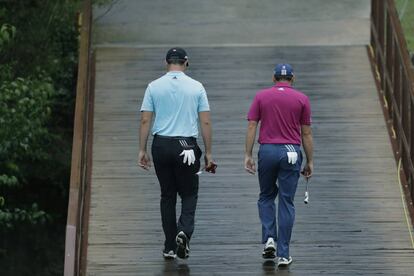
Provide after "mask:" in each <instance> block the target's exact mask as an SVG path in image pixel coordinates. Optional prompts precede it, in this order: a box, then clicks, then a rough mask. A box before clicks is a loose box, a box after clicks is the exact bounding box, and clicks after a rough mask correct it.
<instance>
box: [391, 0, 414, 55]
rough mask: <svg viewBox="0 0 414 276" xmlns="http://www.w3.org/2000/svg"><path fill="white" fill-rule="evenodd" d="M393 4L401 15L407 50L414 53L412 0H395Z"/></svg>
mask: <svg viewBox="0 0 414 276" xmlns="http://www.w3.org/2000/svg"><path fill="white" fill-rule="evenodd" d="M395 4H396V7H397V11H398V13H400V16H401V15H402V18H400V20H401V24H402V27H403V30H404V35H405V39H406V40H407V47H408V50H409V51H410V52H414V0H395Z"/></svg>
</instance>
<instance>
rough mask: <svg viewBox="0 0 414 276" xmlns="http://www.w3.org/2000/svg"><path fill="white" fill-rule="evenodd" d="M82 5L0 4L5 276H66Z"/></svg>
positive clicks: (1, 255)
mask: <svg viewBox="0 0 414 276" xmlns="http://www.w3.org/2000/svg"><path fill="white" fill-rule="evenodd" d="M78 2H79V1H66V0H53V1H52V0H49V1H47V0H46V1H45V0H26V1H2V3H1V7H0V64H1V65H0V267H1V275H42V276H48V275H62V270H63V259H64V256H63V249H64V233H65V232H64V229H65V228H64V226H65V222H66V207H67V197H68V187H69V174H70V152H71V143H72V126H73V110H74V99H75V85H76V69H77V50H78V35H79V34H78V29H77V17H76V13H77V11H78V5H79V3H78Z"/></svg>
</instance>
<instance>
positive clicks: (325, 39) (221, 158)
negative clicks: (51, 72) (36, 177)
mask: <svg viewBox="0 0 414 276" xmlns="http://www.w3.org/2000/svg"><path fill="white" fill-rule="evenodd" d="M206 2H207V3H206ZM208 2H210V1H203V3H202V4H201V2H200V4H197V6H194V5H195V4H191V3H192V2H191V1H184V3H182V1H171V2H169V3H168V4H164V1H161V0H154V1H132V0H131V1H127V0H125V1H115V2H114V3H115V4H114V5H113V6H112V7H111V9H110V10H105V9H96V10H95V20H94V21H93V20H92V18H90V17H89V16H91V13H90V10H89V9H88V7H89V6H88V4H86V5H85V7H86V9H85V11H84V14H83V16H84V20H83V32H82V33H83V36H82V40H81V42H83V44H81V52H82V51H84V50H85V49H86V50H85V51H86V52H85V53H86V54H85V53H84V54H82V55H81V60H80V67H82V65H84V66H85V68H83V69H82V68H80V80H79V82H78V99H77V110H76V112H77V117H76V122H75V140H74V149H73V151H74V155H73V156H74V157H73V168H72V179H71V199H70V203H69V216H68V227H67V240H66V259H65V275H68V276H69V275H111V276H112V275H316V274H318V275H319V274H322V275H413V273H414V249H413V247H414V242H413V236H412V224H411V220H410V214H411V213H410V212H411V208H412V205H410V204H406V200H405V197H407V198H408V199H409V192H410V191H409V188H410V187H411V186H410V185H411V179H412V178H410V168H411V167H410V166H412V163H410V162H409V160H411V159H407V158H404V152H405V148H404V147H405V144H404V139H403V138H402V137H403V135H406V134H407V132H404V131H403V130H404V129H403V126H404V122H405V119H402V118H404V117H403V115H404V114H403V111H404V107H401V106H400V105H398V103H400V104H403V100H400V99H405V98H404V96H402V95H405V94H403V93H407V91H405V90H403V89H412V88H411V85H412V84H406V83H405V82H404V74H405V78H408V81H407V83H410V82H409V81H410V80H412V76H411V71H408V70H407V68H406V64H405V65H404V63H403V62H402V61H401V60H400V61H399V63H398V62H396V61H395V62H394V61H393V62H392V63H393V65H394V66H401V68H402V69H401V70H400V71H399V72H400V73H399V75H398V76H399V78H400V80H401V83H402V85H399V86H398V87H400V88H395V87H396V86H392V85H391V86H390V87H392V88H393V90H392V91H391V90H390V89H388V90H387V89H384V87H387V81H384V80H383V79H385V77H387V78H388V81H389V82H390V83H391V84H392V83H393V81H395V80H397V78H395V77H393V76H392V74H391V73H390V72H389V71H387V70H388V69H387V68H388V66H391V65H390V64H389V63H386V59H384V60H381V57H384V56H386V55H385V54H384V48H381V47H383V46H382V45H383V44H385V42H384V41H385V40H386V38H387V37H386V36H384V37H381V33H380V35H378V34H377V31H378V30H382V32H383V31H384V28H383V25H381V24H385V23H386V22H387V19H388V20H389V19H390V18H391V19H392V18H393V17H392V16H394V13H395V10H393V6H392V5H391V1H385V2H386V5H384V4H382V5H381V4H380V5H378V2H379V1H375V0H374V1H372V4H371V3H370V2H369V1H356V0H355V1H319V0H315V2H318V3H319V2H324V3H325V4H324V5H325V6H324V10H326V12H332V13H334V14H333V15H331V17H332V18H324V17H323V14H318V11H316V10H315V9H316V8H317V6H318V3H314V4H315V6H316V7H313V10H311V12H310V13H311V16H312V17H315V16H318V17H317V18H321V19H318V22H313V21H311V19H309V18H306V17H305V18H303V17H302V15H303V14H304V13H300V12H299V13H295V12H292V10H293V11H294V9H293V8H295V5H296V7H299V6H300V3H299V2H300V1H291V3H290V4H282V3H280V5H279V7H278V6H277V5H275V4H274V3H273V1H270V0H269V1H263V3H260V4H259V3H257V4H256V2H254V3H250V1H235V0H232V1H228V3H227V4H226V5H224V4H222V6H221V9H218V10H217V7H218V5H220V3H221V2H219V1H211V3H208ZM280 2H282V1H280ZM283 2H287V1H283ZM303 2H304V1H303ZM303 2H301V3H303ZM327 2H329V4H328V3H327ZM343 2H346V4H343ZM179 3H181V5H183V8H182V9H181V11H182V12H185V13H188V16H185V15H183V16H182V17H180V18H179V19H176V18H175V17H177V16H179V15H180V8H179V7H180V6H179V5H180V4H179ZM230 4H231V5H230ZM319 4H320V3H319ZM212 5H213V6H212ZM214 5H215V6H214ZM371 5H372V11H373V12H372V18H371V19H370V18H369V8H370V6H371ZM325 7H326V9H325ZM308 8H312V7H308ZM344 8H346V9H348V10H347V13H346V14H348V17H341V18H336V17H335V11H336V14H343V9H344ZM283 9H284V10H283ZM384 9H385V10H386V11H387V12H388V13H387V15H388V17H386V19H384V18H382V19H381V18H379V19H378V18H377V17H378V14H380V13H381V11H384ZM212 10H216V12H217V13H218V14H214V15H212V18H210V17H209V16H208V15H209V14H208V13H209V12H212ZM338 10H340V12H338ZM362 11H365V12H366V13H364V14H362ZM393 12H394V13H393ZM136 13H137V14H136ZM166 13H169V14H170V15H168V14H166ZM321 13H322V11H321ZM133 14H135V15H134V16H133ZM272 14H277V15H278V16H279V17H274V18H273V17H272ZM174 16H175V17H174ZM154 17H158V21H157V20H155V19H154ZM243 18H244V19H246V18H250V19H251V20H252V21H251V25H249V26H247V25H246V24H247V23H245V22H244V21H243ZM301 19H302V21H301ZM169 20H170V21H169ZM284 20H286V22H289V25H292V24H293V25H294V26H293V27H292V26H289V27H287V28H288V30H280V29H279V30H277V28H276V31H275V30H274V29H275V28H274V27H273V26H280V22H284ZM295 20H296V21H295ZM156 21H157V22H158V23H156ZM197 22H200V23H199V24H198V25H197V24H196V23H197ZM329 22H331V24H332V25H330V26H327V27H325V28H323V27H322V26H324V24H329ZM338 22H339V23H338ZM355 22H356V23H355ZM371 22H372V24H371ZM89 23H92V25H91V26H92V28H90V27H91V26H90V25H89ZM168 24H170V25H168ZM295 24H296V25H295ZM312 24H313V25H312ZM335 24H336V25H335ZM352 24H357V25H358V26H359V27H360V29H359V30H357V31H355V30H354V29H353V30H352V31H350V30H349V29H348V28H349V26H353V25H352ZM393 24H394V23H393ZM171 25H172V26H171ZM220 26H222V29H217V28H220ZM312 26H313V27H315V29H313V30H312V31H313V32H314V34H312V37H310V36H311V35H310V34H309V33H307V34H306V33H304V31H303V28H305V29H306V28H308V30H311V29H312ZM381 26H382V27H381ZM390 26H391V25H390ZM392 26H393V25H392ZM172 27H174V29H175V30H176V32H173V33H171V35H170V36H169V35H168V34H169V33H170V32H171V31H172ZM262 27H263V29H262ZM397 27H398V26H397ZM135 28H138V29H135ZM215 28H216V29H215ZM291 28H293V29H291ZM294 28H298V29H301V30H302V31H299V30H298V32H299V33H298V34H297V35H296V36H295V34H292V31H294V30H295V29H294ZM370 28H372V30H371V32H372V33H373V34H371V42H370V35H369V33H370ZM381 28H382V29H381ZM91 29H92V30H93V34H94V37H95V41H94V42H93V43H92V44H93V45H94V46H93V47H92V49H93V54H92V52H91V51H90V50H89V49H90V41H89V40H88V39H90V33H91ZM180 30H183V32H182V33H180ZM245 30H247V31H248V32H250V34H249V33H247V34H246V33H245ZM260 30H262V31H263V33H261V34H260V33H257V32H259V31H260ZM318 30H319V32H318ZM305 31H306V30H305ZM397 31H398V30H397ZM203 32H204V33H203ZM275 32H276V33H275ZM284 32H286V33H284ZM341 32H342V36H340V35H338V36H337V37H336V38H334V37H332V35H333V34H340V33H341ZM352 32H356V33H352ZM129 34H131V36H129ZM400 35H401V33H400ZM134 36H137V38H134ZM271 36H275V37H274V38H273V39H270V38H269V37H271ZM304 36H307V37H304ZM252 37H253V40H252V39H251V38H252ZM210 38H211V40H210ZM261 38H263V39H261ZM329 38H331V39H329ZM397 38H398V36H397ZM391 39H392V38H391ZM262 41H264V42H263V43H262ZM392 41H394V40H392ZM180 42H181V43H180ZM381 42H383V43H382V44H381ZM388 43H389V42H388ZM367 44H370V45H372V46H373V47H368V48H367ZM177 45H178V46H183V47H185V48H186V50H187V52H188V54H189V56H190V65H191V66H190V67H189V70H188V74H189V75H190V76H192V77H194V78H195V79H197V80H199V81H201V82H202V83H203V84H204V85H205V87H206V90H207V93H208V97H209V101H210V105H211V110H212V120H213V130H214V133H213V135H214V138H213V141H214V143H213V155H214V158H215V160H216V161H217V162H218V164H219V168H218V172H217V174H216V175H207V174H203V175H201V176H200V191H199V203H198V208H197V213H196V230H195V233H194V236H193V239H192V243H191V256H190V258H189V259H188V260H176V261H164V259H163V258H162V256H161V250H162V246H163V239H164V237H163V233H162V228H161V219H160V211H159V193H160V191H159V185H158V182H157V179H156V176H155V173H154V170H153V169H152V170H150V171H149V172H145V171H142V170H140V169H139V168H138V166H137V152H138V126H139V106H140V103H141V101H142V98H143V95H144V90H145V87H146V85H147V83H148V82H150V81H151V80H153V79H155V78H158V77H159V76H160V75H162V74H163V73H164V70H165V68H164V64H163V58H164V56H165V52H166V50H168V48H169V47H170V46H177ZM400 47H403V45H400V44H398V45H397V44H396V45H395V49H397V50H398V49H400ZM370 49H371V50H370ZM397 50H394V51H395V52H393V57H394V59H395V60H397V57H398V54H399V53H401V52H397ZM281 61H285V62H289V63H291V64H292V65H293V67H294V69H295V72H296V76H297V82H296V83H295V86H296V87H297V88H298V89H299V90H302V91H303V92H304V93H306V94H307V95H308V96H309V97H310V99H311V104H312V109H313V122H314V123H313V131H314V139H315V173H314V177H313V178H312V180H311V182H310V203H309V204H308V205H305V204H303V203H302V200H303V193H304V185H303V183H302V184H300V185H299V188H298V192H297V196H296V211H297V216H296V223H295V227H294V232H293V237H292V244H291V254H292V256H293V258H294V263H293V264H292V265H291V266H290V267H289V268H287V269H284V270H278V268H277V267H275V264H274V263H273V262H264V261H263V260H262V259H261V249H262V245H261V244H260V237H261V234H260V231H261V226H260V222H259V219H258V212H257V205H256V202H257V198H258V192H259V188H258V181H257V178H256V177H254V176H250V175H248V174H246V173H245V172H244V169H243V154H244V134H245V128H246V124H247V123H246V120H245V117H246V112H247V110H248V107H249V105H250V103H251V101H252V99H253V97H254V95H255V92H256V91H257V90H259V89H260V88H263V87H266V86H270V85H271V74H272V69H273V67H274V65H275V63H277V62H281ZM371 61H372V63H371ZM381 62H382V63H381ZM401 64H402V65H401ZM372 69H373V70H372ZM394 71H395V72H397V71H396V70H394V69H393V72H394ZM373 72H374V73H373ZM407 72H408V73H407ZM396 74H397V73H396ZM389 76H391V77H389ZM383 85H385V86H383ZM402 87H407V88H402ZM397 89H400V90H398V91H400V92H398V91H397ZM79 91H84V94H79V93H80V92H79ZM384 91H385V92H384ZM387 91H388V92H387ZM404 91H405V92H404ZM378 92H380V94H378ZM397 92H398V93H399V95H400V96H399V97H397V99H398V100H399V101H397V100H395V97H393V96H392V95H393V93H397ZM408 92H411V93H412V92H413V91H412V90H408ZM382 93H385V94H384V95H383V94H382ZM378 95H380V97H379V96H378ZM383 96H384V97H383ZM392 99H394V101H392ZM407 99H409V102H410V99H411V98H407ZM393 104H395V106H393ZM384 106H385V107H384ZM390 106H392V110H391V111H390V110H389V109H390ZM402 106H404V105H402ZM387 107H388V108H387ZM399 107H401V112H399V111H398V108H399ZM396 110H397V111H396ZM383 111H384V113H383ZM394 113H398V114H399V115H400V117H401V118H400V117H398V118H396V116H394V115H393V114H394ZM384 114H385V116H386V119H387V121H386V120H384ZM398 120H400V121H398ZM399 125H401V128H398V126H399ZM388 128H389V129H390V130H391V140H390V137H389V136H388ZM394 134H395V136H394ZM393 137H394V138H393ZM405 140H407V139H405ZM408 140H410V139H408ZM200 142H201V141H200ZM408 143H411V140H410V141H408ZM256 149H257V146H256ZM395 157H397V160H402V161H400V162H396V159H395ZM400 158H401V159H400ZM400 172H402V173H400ZM406 185H408V186H406ZM408 202H409V201H408Z"/></svg>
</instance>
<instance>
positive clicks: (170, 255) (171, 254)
mask: <svg viewBox="0 0 414 276" xmlns="http://www.w3.org/2000/svg"><path fill="white" fill-rule="evenodd" d="M162 255H163V256H164V259H166V260H172V259H175V258H176V257H177V255H176V254H175V253H174V251H172V250H170V251H168V252H162Z"/></svg>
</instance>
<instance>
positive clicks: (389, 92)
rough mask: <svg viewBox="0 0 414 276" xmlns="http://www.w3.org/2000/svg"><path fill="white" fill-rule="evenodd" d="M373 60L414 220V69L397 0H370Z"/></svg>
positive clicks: (395, 153)
mask: <svg viewBox="0 0 414 276" xmlns="http://www.w3.org/2000/svg"><path fill="white" fill-rule="evenodd" d="M370 46H371V51H370V53H371V60H372V61H373V63H374V71H375V77H376V81H377V85H378V88H379V93H380V99H381V102H382V104H383V108H384V115H385V118H386V121H387V124H388V127H389V130H390V133H391V142H392V144H393V150H394V155H395V157H396V159H397V161H398V162H401V164H402V171H399V172H398V173H399V174H400V175H401V178H402V181H403V187H402V188H403V191H404V193H405V197H406V199H407V201H408V203H409V204H408V205H407V206H408V209H409V211H410V216H411V219H412V222H414V208H413V205H412V204H410V203H412V201H413V199H414V165H413V164H414V151H413V149H414V72H413V69H412V67H411V65H410V55H409V52H408V48H407V43H406V40H405V37H404V33H403V29H402V26H401V22H400V20H399V18H398V13H397V9H396V7H395V3H394V0H371V45H370Z"/></svg>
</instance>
